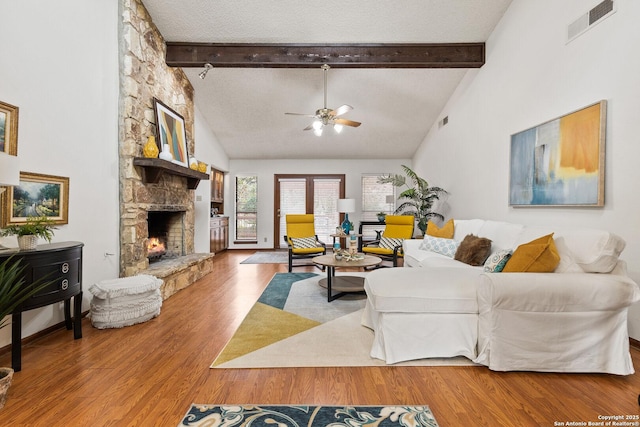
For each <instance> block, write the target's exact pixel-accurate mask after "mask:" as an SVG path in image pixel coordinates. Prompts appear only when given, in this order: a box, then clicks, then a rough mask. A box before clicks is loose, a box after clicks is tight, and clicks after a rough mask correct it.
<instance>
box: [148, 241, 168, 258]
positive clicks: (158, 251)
mask: <svg viewBox="0 0 640 427" xmlns="http://www.w3.org/2000/svg"><path fill="white" fill-rule="evenodd" d="M165 253H167V246H166V245H165V242H164V239H161V238H159V237H150V238H149V240H148V242H147V258H149V260H150V261H154V260H157V259H160V258H162V255H164V254H165Z"/></svg>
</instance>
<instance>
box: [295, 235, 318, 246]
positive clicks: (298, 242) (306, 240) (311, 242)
mask: <svg viewBox="0 0 640 427" xmlns="http://www.w3.org/2000/svg"><path fill="white" fill-rule="evenodd" d="M291 241H292V242H293V247H294V248H317V247H318V242H317V241H316V238H315V237H299V238H297V237H292V238H291Z"/></svg>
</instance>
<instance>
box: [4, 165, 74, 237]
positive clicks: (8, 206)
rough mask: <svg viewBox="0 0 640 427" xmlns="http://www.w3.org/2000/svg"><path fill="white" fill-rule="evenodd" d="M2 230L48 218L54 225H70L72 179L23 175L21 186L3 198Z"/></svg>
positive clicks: (32, 174)
mask: <svg viewBox="0 0 640 427" xmlns="http://www.w3.org/2000/svg"><path fill="white" fill-rule="evenodd" d="M2 197H3V198H4V200H3V202H4V203H3V212H2V227H6V226H7V225H9V224H20V223H24V222H27V219H28V218H29V217H32V216H46V217H47V218H48V219H50V220H51V221H53V222H54V223H55V224H68V223H69V178H65V177H62V176H53V175H42V174H39V173H31V172H20V185H18V186H15V187H9V188H8V189H7V191H5V192H4V194H3V195H2Z"/></svg>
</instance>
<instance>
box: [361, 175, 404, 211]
mask: <svg viewBox="0 0 640 427" xmlns="http://www.w3.org/2000/svg"><path fill="white" fill-rule="evenodd" d="M382 175H385V174H377V175H362V221H377V220H378V212H384V213H387V214H391V213H393V211H394V210H395V199H396V197H395V187H394V186H393V185H392V184H380V183H378V177H379V176H382ZM386 175H388V174H386Z"/></svg>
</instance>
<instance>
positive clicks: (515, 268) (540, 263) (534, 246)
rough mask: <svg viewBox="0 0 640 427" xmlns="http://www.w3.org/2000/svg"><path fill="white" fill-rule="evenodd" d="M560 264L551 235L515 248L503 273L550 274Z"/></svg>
mask: <svg viewBox="0 0 640 427" xmlns="http://www.w3.org/2000/svg"><path fill="white" fill-rule="evenodd" d="M559 263H560V255H558V250H557V249H556V244H555V243H554V242H553V233H551V234H548V235H546V236H543V237H540V238H538V239H535V240H532V241H530V242H529V243H525V244H522V245H520V246H518V247H517V248H516V250H515V251H514V252H513V255H511V258H510V259H509V261H508V262H507V265H505V266H504V269H503V270H502V272H503V273H508V272H511V273H524V272H529V273H552V272H553V271H554V270H555V269H556V267H557V266H558V264H559Z"/></svg>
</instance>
